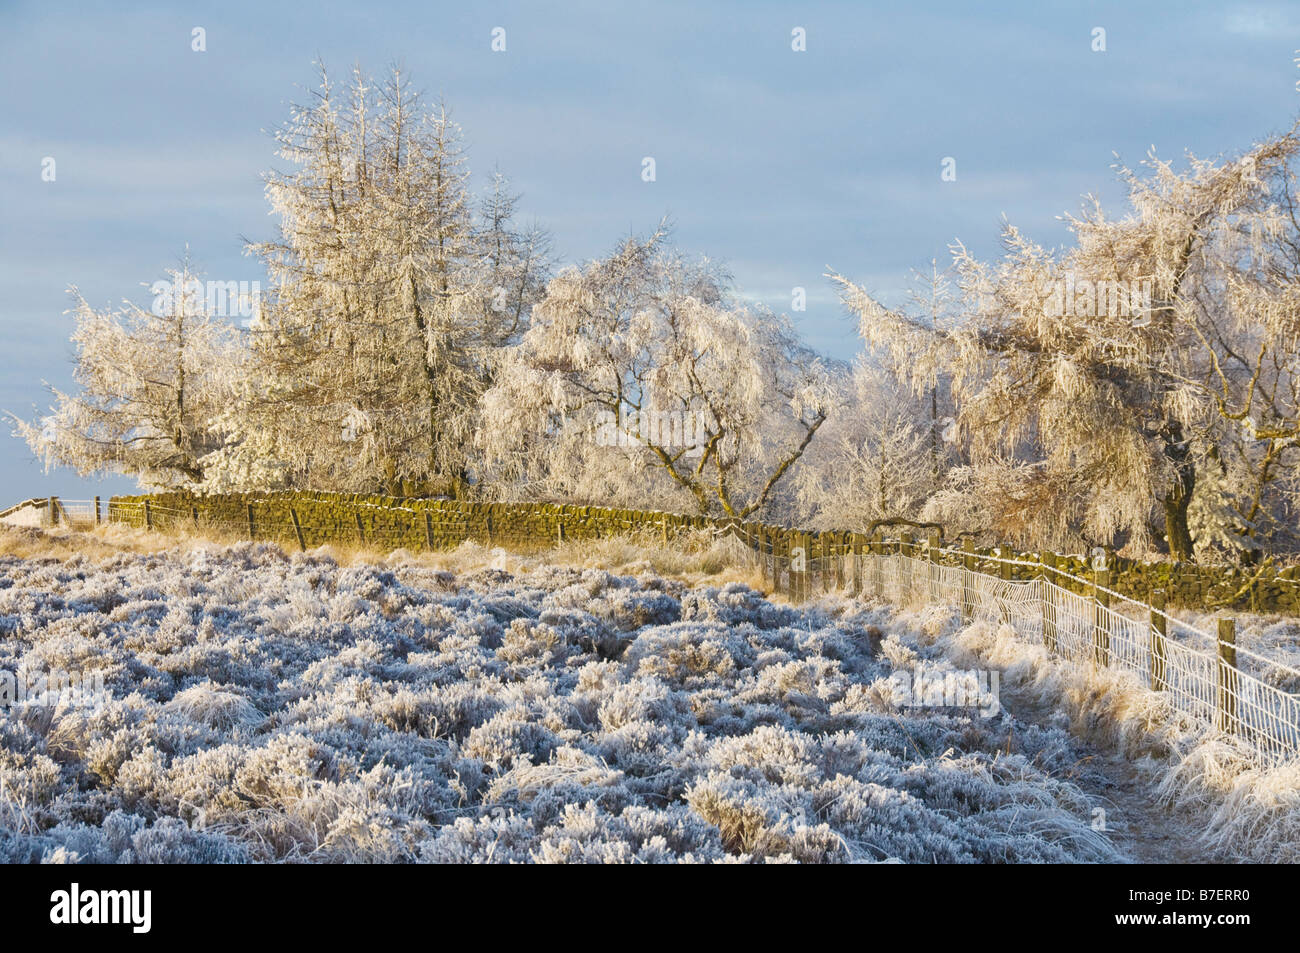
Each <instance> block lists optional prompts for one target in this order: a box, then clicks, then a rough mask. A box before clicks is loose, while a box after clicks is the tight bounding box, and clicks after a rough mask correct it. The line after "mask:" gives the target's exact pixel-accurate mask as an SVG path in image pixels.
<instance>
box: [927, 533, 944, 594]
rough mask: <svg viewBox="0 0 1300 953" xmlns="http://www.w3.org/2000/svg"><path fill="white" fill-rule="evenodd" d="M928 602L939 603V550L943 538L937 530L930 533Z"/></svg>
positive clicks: (941, 546)
mask: <svg viewBox="0 0 1300 953" xmlns="http://www.w3.org/2000/svg"><path fill="white" fill-rule="evenodd" d="M929 543H930V601H931V602H935V603H937V602H939V601H940V600H939V550H940V549H942V548H943V537H942V536H940V535H939V531H938V530H931V531H930V538H929Z"/></svg>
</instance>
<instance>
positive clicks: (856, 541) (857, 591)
mask: <svg viewBox="0 0 1300 953" xmlns="http://www.w3.org/2000/svg"><path fill="white" fill-rule="evenodd" d="M849 547H850V549H851V550H852V551H853V588H852V590H850V595H852V596H853V598H854V599H856V598H857V597H858V596H860V595H862V534H861V533H850V534H849Z"/></svg>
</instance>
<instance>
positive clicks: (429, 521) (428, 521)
mask: <svg viewBox="0 0 1300 953" xmlns="http://www.w3.org/2000/svg"><path fill="white" fill-rule="evenodd" d="M424 545H425V546H426V547H428V548H429V549H430V550H432V549H433V514H432V513H430V512H429V511H428V510H425V511H424Z"/></svg>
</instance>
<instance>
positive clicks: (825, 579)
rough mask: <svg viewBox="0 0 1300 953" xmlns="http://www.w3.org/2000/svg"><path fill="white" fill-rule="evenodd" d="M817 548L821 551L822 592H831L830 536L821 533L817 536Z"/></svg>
mask: <svg viewBox="0 0 1300 953" xmlns="http://www.w3.org/2000/svg"><path fill="white" fill-rule="evenodd" d="M817 543H818V546H817V548H818V549H819V550H820V551H821V559H820V560H818V562H819V563H820V564H821V570H822V592H830V591H831V534H830V533H826V532H821V533H818V534H817Z"/></svg>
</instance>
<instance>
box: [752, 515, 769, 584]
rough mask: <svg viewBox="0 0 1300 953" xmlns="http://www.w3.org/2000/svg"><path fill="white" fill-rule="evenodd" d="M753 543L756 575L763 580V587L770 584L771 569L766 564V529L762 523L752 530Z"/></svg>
mask: <svg viewBox="0 0 1300 953" xmlns="http://www.w3.org/2000/svg"><path fill="white" fill-rule="evenodd" d="M754 541H755V543H756V545H757V549H758V573H759V576H760V577H761V578H762V580H763V587H764V588H767V587H768V586H769V585H770V584H771V573H770V569H771V567H770V566H769V565H768V562H767V527H765V526H763V524H762V523H760V524H758V527H757V528H756V529H755V530H754Z"/></svg>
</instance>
